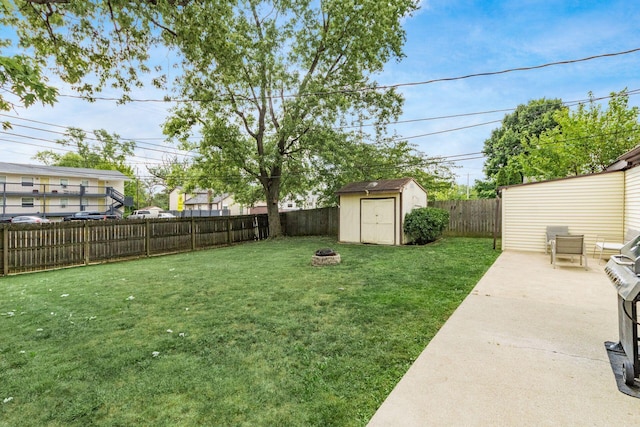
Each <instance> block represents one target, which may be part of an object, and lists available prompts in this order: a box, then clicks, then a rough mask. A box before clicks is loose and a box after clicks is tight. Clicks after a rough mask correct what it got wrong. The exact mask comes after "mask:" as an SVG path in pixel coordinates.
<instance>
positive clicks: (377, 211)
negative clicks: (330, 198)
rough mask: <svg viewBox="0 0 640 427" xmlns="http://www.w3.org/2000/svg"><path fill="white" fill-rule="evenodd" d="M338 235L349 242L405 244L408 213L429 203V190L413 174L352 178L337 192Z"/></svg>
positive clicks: (340, 238) (343, 240) (341, 239)
mask: <svg viewBox="0 0 640 427" xmlns="http://www.w3.org/2000/svg"><path fill="white" fill-rule="evenodd" d="M336 194H337V195H338V197H339V204H340V229H339V233H338V236H339V237H338V239H339V240H340V241H341V242H345V243H375V244H380V245H402V244H404V243H406V239H405V236H404V233H403V232H402V226H403V223H404V217H405V215H406V214H407V213H409V212H411V211H412V210H413V209H415V208H423V207H426V206H427V192H426V190H425V189H424V188H422V186H421V185H420V184H418V183H417V182H416V181H415V180H414V179H413V178H399V179H383V180H378V181H362V182H352V183H350V184H347V185H345V186H344V187H342V188H341V189H340V190H338V191H337V192H336Z"/></svg>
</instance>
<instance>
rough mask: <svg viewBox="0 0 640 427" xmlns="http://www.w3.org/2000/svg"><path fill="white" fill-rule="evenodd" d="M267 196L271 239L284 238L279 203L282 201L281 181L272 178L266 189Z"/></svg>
mask: <svg viewBox="0 0 640 427" xmlns="http://www.w3.org/2000/svg"><path fill="white" fill-rule="evenodd" d="M265 194H266V195H267V217H268V218H269V237H270V238H273V237H280V236H282V224H281V223H280V212H279V210H278V201H279V200H280V179H279V178H270V179H269V180H268V182H267V186H266V188H265Z"/></svg>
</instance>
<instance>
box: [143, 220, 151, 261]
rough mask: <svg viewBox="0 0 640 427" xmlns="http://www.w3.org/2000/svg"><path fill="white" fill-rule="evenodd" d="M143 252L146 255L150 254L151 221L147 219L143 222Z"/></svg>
mask: <svg viewBox="0 0 640 427" xmlns="http://www.w3.org/2000/svg"><path fill="white" fill-rule="evenodd" d="M144 253H145V255H146V256H147V257H150V256H151V221H149V220H148V219H146V220H145V222H144Z"/></svg>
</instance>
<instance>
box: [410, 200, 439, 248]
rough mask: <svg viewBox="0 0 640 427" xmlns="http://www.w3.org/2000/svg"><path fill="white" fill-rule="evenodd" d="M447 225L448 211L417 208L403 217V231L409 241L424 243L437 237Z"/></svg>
mask: <svg viewBox="0 0 640 427" xmlns="http://www.w3.org/2000/svg"><path fill="white" fill-rule="evenodd" d="M447 225H449V211H446V210H444V209H438V208H417V209H414V210H412V211H411V212H409V213H408V214H407V215H406V216H405V217H404V227H403V228H404V232H405V234H407V236H408V237H409V239H410V241H411V243H414V244H418V245H424V244H426V243H429V242H433V241H435V240H436V239H438V238H439V237H440V236H441V235H442V232H443V231H444V229H445V228H446V227H447Z"/></svg>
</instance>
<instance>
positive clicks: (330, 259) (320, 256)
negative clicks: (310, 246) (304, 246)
mask: <svg viewBox="0 0 640 427" xmlns="http://www.w3.org/2000/svg"><path fill="white" fill-rule="evenodd" d="M335 264H340V254H337V253H335V252H334V251H333V249H329V248H323V249H318V250H317V251H316V253H315V254H314V255H313V256H312V257H311V265H317V266H321V265H335Z"/></svg>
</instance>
